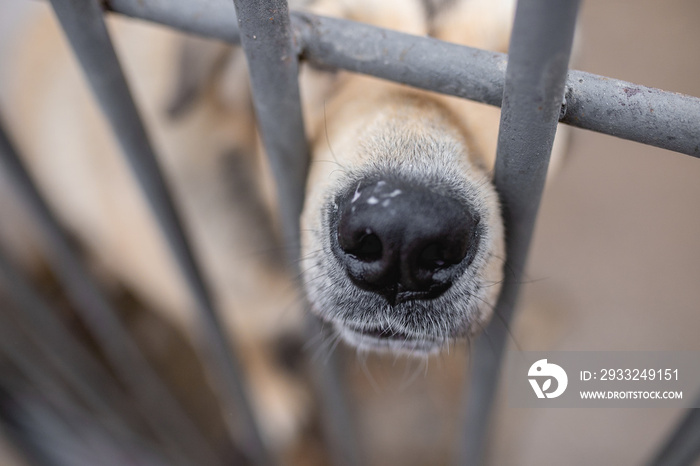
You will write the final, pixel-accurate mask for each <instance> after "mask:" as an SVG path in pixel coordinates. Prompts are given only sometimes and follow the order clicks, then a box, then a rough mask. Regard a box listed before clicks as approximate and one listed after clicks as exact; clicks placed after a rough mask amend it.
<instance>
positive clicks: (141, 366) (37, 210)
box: [0, 124, 219, 464]
mask: <svg viewBox="0 0 700 466" xmlns="http://www.w3.org/2000/svg"><path fill="white" fill-rule="evenodd" d="M0 163H1V164H2V165H3V167H4V168H5V170H6V171H7V173H8V178H9V179H10V180H11V181H12V182H13V184H14V186H15V188H16V189H17V191H18V192H19V195H20V196H21V198H22V200H23V201H24V202H25V203H26V206H27V208H28V210H29V212H30V213H31V214H32V216H33V217H34V219H35V220H36V222H37V224H38V226H39V231H40V232H41V234H42V236H43V239H44V240H45V242H46V248H45V250H44V251H43V252H44V254H45V255H46V257H47V259H48V260H49V263H50V265H51V267H52V268H53V270H54V272H55V273H56V275H57V276H58V278H59V280H60V281H61V283H62V284H63V286H64V288H65V289H66V291H67V293H68V295H69V296H70V298H71V299H72V300H73V302H74V304H75V306H76V310H77V311H78V312H79V313H80V315H81V317H82V318H83V319H84V321H85V323H86V324H87V326H88V328H89V329H90V331H91V332H92V333H93V334H94V335H95V337H96V341H97V343H98V344H100V345H101V349H102V350H103V351H104V354H105V357H106V358H107V359H108V361H109V362H110V364H111V365H112V367H113V368H114V370H115V371H116V373H117V374H118V376H119V377H120V379H121V380H123V382H124V383H125V385H126V386H127V387H128V389H129V392H130V393H132V395H134V397H135V398H136V400H137V401H138V403H139V407H140V409H142V410H143V412H144V413H146V415H145V418H146V420H147V421H148V422H149V423H150V426H151V428H152V429H153V430H154V432H156V434H159V435H160V438H161V440H162V441H163V442H164V443H166V444H170V445H171V446H172V447H173V448H175V449H176V450H183V453H182V456H183V457H184V458H187V457H188V455H189V454H190V453H191V454H193V455H195V456H197V457H199V458H205V459H207V461H212V464H219V462H218V459H217V458H216V456H215V454H214V453H213V452H212V451H211V449H210V447H209V445H208V444H207V442H206V441H205V440H204V438H203V437H202V436H201V434H200V433H199V431H198V430H197V428H196V427H195V426H194V425H193V424H192V423H191V420H190V419H189V418H188V417H187V415H186V414H185V413H184V411H183V410H182V408H181V407H180V405H179V404H178V403H177V401H176V400H175V399H174V398H173V396H172V395H171V394H170V392H169V391H168V390H167V389H166V387H165V386H164V385H163V383H162V381H161V380H160V379H159V378H158V376H157V375H156V373H155V372H154V371H153V369H152V368H151V366H150V365H149V364H148V362H147V361H146V359H145V358H144V356H143V354H142V353H141V351H140V350H139V348H138V346H137V345H136V343H135V342H134V340H133V339H132V337H131V335H130V334H129V332H128V331H127V330H126V328H125V327H124V325H123V324H122V322H121V321H120V320H119V318H118V313H117V312H116V310H115V309H114V308H113V307H112V306H111V305H110V303H109V301H108V300H107V299H106V297H105V296H104V295H103V294H102V292H101V291H100V290H99V287H98V286H97V285H96V284H95V282H94V280H93V279H92V278H91V276H90V274H89V273H88V272H87V271H86V269H85V267H84V266H83V265H82V264H81V263H80V261H79V260H78V258H77V254H76V253H75V252H74V251H73V249H72V246H71V243H70V241H69V240H68V236H67V234H66V233H65V231H64V230H63V229H62V228H61V226H60V225H59V223H58V221H57V220H56V218H55V217H54V216H53V214H52V212H51V211H50V209H49V207H48V205H47V204H46V202H45V201H44V200H43V198H42V197H41V195H40V193H39V191H38V190H37V188H36V186H35V185H34V183H33V181H32V180H31V178H30V177H29V174H28V173H27V170H26V169H25V167H24V165H23V164H22V162H21V161H20V158H19V157H18V155H17V152H16V151H15V148H14V146H13V145H12V143H11V142H10V140H9V138H8V136H7V134H6V133H5V130H4V128H3V126H2V124H0ZM174 439H178V441H177V442H174V441H173V440H174ZM188 452H189V453H188Z"/></svg>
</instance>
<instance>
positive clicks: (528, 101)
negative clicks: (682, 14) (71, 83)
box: [456, 0, 579, 465]
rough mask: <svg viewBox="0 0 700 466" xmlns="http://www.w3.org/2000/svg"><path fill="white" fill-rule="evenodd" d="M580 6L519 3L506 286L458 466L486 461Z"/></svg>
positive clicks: (507, 184) (507, 150)
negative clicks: (503, 364)
mask: <svg viewBox="0 0 700 466" xmlns="http://www.w3.org/2000/svg"><path fill="white" fill-rule="evenodd" d="M578 6H579V1H578V0H569V1H562V0H520V1H519V2H518V6H517V9H516V14H515V23H514V25H513V34H512V37H511V42H510V59H509V61H508V67H507V69H506V79H505V88H504V93H503V108H502V111H501V124H500V129H499V136H498V149H497V157H496V167H495V174H494V183H495V185H496V189H497V190H498V193H499V198H500V201H501V205H502V214H503V220H504V226H505V231H506V257H507V262H506V264H505V266H504V282H503V287H502V290H501V295H500V296H499V300H498V303H497V304H496V307H495V309H494V313H495V314H496V316H494V317H493V318H492V320H491V324H490V325H489V326H488V327H487V329H486V332H485V335H482V336H481V337H479V338H478V339H477V342H476V345H475V353H474V355H473V358H472V359H473V368H472V372H471V379H470V383H469V386H468V387H467V392H466V403H465V406H464V407H465V411H464V415H465V417H464V419H465V422H464V426H463V431H462V433H461V436H460V442H458V445H459V448H458V453H457V457H456V458H457V461H456V464H460V465H464V464H470V465H478V464H482V463H483V460H484V452H485V443H486V438H487V434H488V431H489V420H490V418H491V412H492V406H493V402H494V399H495V396H496V392H497V388H498V379H499V374H500V367H501V360H502V356H503V351H504V348H505V345H506V340H507V336H508V323H509V322H510V320H511V317H512V315H513V311H514V308H515V303H516V300H517V296H518V291H519V288H520V286H519V285H520V281H521V277H522V274H523V270H524V268H525V264H526V259H527V252H528V248H529V245H530V239H531V237H532V231H533V229H534V225H535V218H536V216H537V210H538V208H539V203H540V198H541V196H542V190H543V188H544V181H545V177H546V174H547V166H548V164H549V156H550V153H551V150H552V143H553V141H554V134H555V132H556V128H557V121H558V119H559V115H560V112H561V102H562V98H563V97H564V90H565V81H566V75H567V67H568V63H569V56H570V53H571V45H572V42H573V35H574V28H575V25H576V14H577V12H578Z"/></svg>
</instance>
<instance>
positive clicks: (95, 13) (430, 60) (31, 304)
mask: <svg viewBox="0 0 700 466" xmlns="http://www.w3.org/2000/svg"><path fill="white" fill-rule="evenodd" d="M233 3H234V4H235V5H234V4H231V2H229V1H225V0H200V1H198V2H191V1H188V0H170V1H168V2H160V1H156V0H106V1H103V2H97V1H95V0H51V4H52V6H53V8H54V11H55V13H56V15H57V17H58V19H59V21H60V23H61V25H62V27H63V30H64V32H65V34H66V35H67V37H68V39H69V41H70V44H71V46H72V47H73V50H74V52H75V54H76V55H77V57H78V59H79V61H80V64H81V65H82V68H83V71H84V73H85V75H86V77H87V79H88V81H89V83H90V85H91V87H92V90H93V91H94V94H95V97H96V98H97V100H98V101H99V103H100V106H101V108H102V111H103V112H104V113H105V115H106V116H107V118H108V120H109V122H110V123H111V126H112V130H113V132H114V133H115V135H116V136H117V139H118V141H119V143H120V145H121V148H122V150H123V153H124V155H125V156H126V158H127V160H128V162H129V164H130V166H131V168H132V171H133V173H134V175H135V177H136V178H137V179H138V181H139V183H140V186H141V188H142V190H143V192H144V195H145V196H146V197H147V199H148V201H149V202H150V206H151V208H152V212H153V215H154V216H155V217H156V218H157V220H158V222H159V225H160V228H161V229H162V231H163V233H164V235H165V237H166V238H167V242H168V244H169V246H170V249H171V252H172V254H173V256H174V257H175V258H176V260H177V263H178V265H179V267H180V269H181V271H182V273H183V275H184V276H185V277H186V278H187V283H188V285H189V291H190V292H191V294H192V295H193V296H194V298H195V302H196V303H197V307H198V310H199V311H200V312H199V314H200V316H201V323H202V329H203V332H204V334H205V335H206V338H205V339H206V341H207V342H208V343H209V344H208V345H205V346H203V356H204V359H205V360H206V361H207V363H208V367H209V370H210V371H213V372H214V373H216V374H217V377H216V379H217V380H218V381H219V382H220V386H219V387H218V395H219V397H220V401H221V403H222V405H223V406H224V411H225V412H226V413H231V412H233V411H235V412H236V413H237V415H236V416H232V415H229V416H228V418H227V419H226V421H227V425H228V428H229V433H230V436H231V438H232V439H233V440H234V442H235V444H236V445H237V446H239V447H240V449H241V450H242V451H243V452H244V454H245V455H246V456H247V458H248V459H249V460H250V461H252V462H253V463H255V464H272V463H273V459H272V457H271V455H270V453H269V452H268V451H266V449H265V446H264V444H263V442H262V440H261V436H260V433H259V431H258V427H257V426H256V424H255V421H254V419H253V416H252V411H251V408H250V405H249V403H248V400H247V399H246V396H245V393H244V391H243V388H242V386H243V384H242V377H243V375H242V373H241V370H240V368H239V363H238V358H237V356H236V355H235V354H234V353H233V352H232V351H231V345H230V344H229V342H228V337H227V335H226V334H225V333H224V331H223V330H222V326H221V324H220V321H219V317H218V315H217V312H216V309H215V306H214V304H213V302H212V299H211V297H210V293H209V291H208V289H207V284H206V283H205V281H204V280H203V278H202V274H201V272H200V269H199V267H198V265H197V261H196V260H195V257H194V254H193V252H192V250H191V247H190V244H189V241H188V239H187V237H186V235H185V233H184V230H183V227H182V224H181V221H180V217H179V215H178V213H177V211H176V209H175V206H174V204H173V202H172V200H171V196H170V194H169V189H168V186H167V183H166V180H164V178H163V175H162V172H161V170H160V168H159V166H158V163H157V161H156V156H155V154H154V151H153V149H152V146H151V144H150V142H149V138H148V135H147V134H146V131H145V129H144V126H143V124H142V122H141V119H140V117H139V112H138V110H137V106H136V104H135V103H134V100H133V98H132V96H131V93H130V91H129V88H128V85H127V82H126V79H125V77H124V75H123V72H122V70H121V67H120V65H119V62H118V60H117V56H116V54H115V52H114V49H113V46H112V43H111V40H110V37H109V34H108V32H107V29H106V27H105V24H104V20H103V14H104V12H105V11H110V12H115V13H119V14H123V15H127V16H132V17H136V18H141V19H144V20H148V21H153V22H156V23H161V24H164V25H167V26H170V27H173V28H175V29H179V30H182V31H186V32H189V33H194V34H198V35H201V36H204V37H209V38H216V39H220V40H223V41H226V42H229V43H233V44H239V43H240V44H241V45H242V46H243V48H244V50H245V52H246V55H247V58H248V63H249V68H250V75H251V82H252V88H253V97H254V104H255V110H256V114H257V118H258V125H259V130H260V133H261V135H262V138H263V142H264V145H265V148H266V152H267V154H268V156H269V158H270V162H271V166H272V167H273V172H274V175H275V178H276V182H277V184H278V192H279V197H280V205H281V206H282V209H281V212H282V217H283V218H282V223H283V226H284V229H285V231H286V232H287V234H288V235H289V236H291V237H293V238H294V243H295V244H296V245H297V246H298V231H299V214H300V212H301V208H302V203H303V195H304V194H303V193H304V182H305V177H306V171H307V165H308V159H309V147H308V144H307V141H306V139H305V135H304V134H305V133H304V122H303V120H302V114H301V105H300V97H299V88H298V82H297V74H298V69H299V60H300V59H302V57H303V59H304V60H308V61H309V62H311V63H314V64H317V65H322V66H323V67H325V68H329V69H344V70H349V71H352V72H357V73H364V74H369V75H373V76H377V77H380V78H384V79H388V80H392V81H396V82H400V83H404V84H408V85H411V86H415V87H419V88H422V89H427V90H431V91H436V92H440V93H444V94H449V95H453V96H458V97H462V98H466V99H471V100H475V101H478V102H482V103H486V104H490V105H495V106H501V107H502V113H501V115H502V116H501V127H500V134H499V140H498V156H497V162H496V168H495V184H496V187H497V190H498V192H499V195H500V200H501V203H502V206H503V210H504V221H505V225H506V231H507V257H508V262H507V265H506V269H507V270H508V273H507V274H506V278H505V283H504V286H503V289H502V293H501V296H500V299H499V301H498V305H497V308H498V309H497V311H496V312H498V313H499V314H500V315H502V316H503V320H498V319H494V320H493V322H492V323H491V324H490V327H489V329H488V332H489V335H490V342H488V343H485V342H484V339H483V338H481V339H479V340H477V342H476V345H475V356H474V358H475V359H474V361H473V366H474V367H473V375H472V379H471V380H472V383H471V386H469V387H467V388H466V389H465V403H464V407H463V410H464V413H463V417H464V423H463V430H462V433H461V439H462V441H461V442H459V445H458V448H456V449H455V456H454V464H480V463H482V462H483V456H484V444H485V440H486V437H487V433H488V420H489V417H490V414H491V411H492V405H493V401H494V395H495V392H496V386H497V384H498V378H499V368H500V365H501V359H502V357H503V351H504V348H505V344H506V335H507V329H506V325H507V322H508V320H509V319H510V318H511V317H512V314H513V310H514V308H515V304H516V301H517V297H518V288H519V283H520V281H521V276H522V273H523V269H524V265H525V262H526V258H527V251H528V246H529V243H530V239H531V236H532V231H533V226H534V222H535V217H536V213H537V210H538V206H539V201H540V197H541V194H542V189H543V186H544V180H545V175H546V172H547V166H548V159H549V154H550V151H551V148H552V143H553V139H554V134H555V131H556V127H557V123H564V124H568V125H571V126H575V127H579V128H585V129H589V130H593V131H597V132H600V133H605V134H610V135H614V136H618V137H620V138H624V139H629V140H633V141H638V142H641V143H644V144H649V145H653V146H657V147H662V148H665V149H669V150H672V151H676V152H681V153H684V154H688V155H691V156H694V157H698V156H700V148H699V144H700V99H698V98H695V97H690V96H686V95H681V94H676V93H671V92H666V91H662V90H658V89H653V88H647V87H644V86H639V85H636V84H632V83H628V82H623V81H619V80H615V79H611V78H606V77H601V76H597V75H593V74H590V73H585V72H582V71H575V70H569V69H568V61H569V55H570V51H571V46H572V41H573V35H574V27H575V23H576V15H577V11H578V6H579V1H578V0H568V1H562V0H520V1H519V2H518V6H517V12H516V17H515V23H514V28H513V34H512V39H511V47H510V53H509V55H508V56H505V55H503V54H499V53H494V52H487V51H483V50H476V49H470V48H468V47H463V46H458V45H454V44H449V43H445V42H441V41H439V40H435V39H432V38H426V37H416V36H411V35H407V34H402V33H398V32H392V31H387V30H382V29H379V28H376V27H372V26H368V25H364V24H359V23H354V22H351V21H344V20H338V19H331V18H325V17H320V16H315V15H312V14H307V13H300V12H291V13H290V12H289V11H288V7H287V2H286V1H285V0H260V1H246V0H234V2H233ZM650 109H653V110H652V111H650ZM0 159H1V160H2V163H3V167H4V169H5V170H6V171H7V172H8V173H9V174H10V175H11V178H12V179H13V180H14V182H15V184H16V186H17V189H18V191H19V192H20V193H21V195H22V196H23V197H24V199H25V200H26V201H27V202H28V205H29V206H30V208H31V211H32V213H33V214H34V216H35V218H36V219H37V220H38V221H39V224H40V226H41V231H42V233H43V235H44V237H45V238H46V240H47V242H48V244H49V245H50V250H51V254H50V257H49V259H50V262H51V265H52V267H54V269H55V271H56V274H57V275H58V276H59V277H60V280H61V281H62V282H63V284H64V286H65V288H66V289H67V290H68V292H69V294H70V296H71V298H72V299H73V300H74V302H75V306H76V308H77V309H78V310H79V311H80V312H81V313H82V317H83V318H84V319H85V321H86V323H87V325H88V327H89V328H90V330H91V331H92V332H94V334H95V336H96V339H97V340H98V341H99V343H100V345H102V350H103V351H104V354H106V355H107V358H108V359H109V362H110V363H111V366H112V367H113V369H114V371H115V373H116V374H117V375H118V376H119V377H120V378H121V379H122V380H123V381H124V383H125V385H126V386H127V388H128V390H129V391H130V392H132V393H133V394H134V396H136V398H137V400H138V403H139V406H140V407H141V408H142V409H143V410H144V411H145V412H146V413H147V414H148V415H147V417H148V418H149V419H151V422H152V424H153V426H155V430H156V431H157V432H160V433H161V435H162V440H163V442H164V444H165V445H167V446H168V448H169V452H170V454H171V455H172V456H171V460H172V461H173V463H172V464H212V465H214V464H231V463H230V461H231V459H230V458H228V459H227V458H219V457H217V456H216V454H214V453H213V452H212V451H211V450H209V449H208V447H207V446H206V442H204V441H203V440H202V438H201V435H200V434H199V433H198V432H197V431H196V428H194V426H193V425H192V424H191V423H190V421H189V420H188V419H187V416H185V414H184V413H183V411H182V410H181V408H180V407H179V406H178V405H177V402H176V401H175V400H174V399H173V397H172V395H170V394H169V392H168V389H167V388H166V387H165V386H164V385H163V384H162V382H160V381H159V380H158V377H157V376H155V374H154V372H153V370H152V369H151V368H150V367H149V365H148V363H147V362H146V361H145V359H144V357H143V356H142V355H141V354H140V352H139V350H138V348H137V347H136V345H135V344H134V342H133V341H132V339H131V338H130V337H129V335H128V334H127V332H126V330H125V329H124V326H123V324H121V323H120V321H119V319H118V318H117V317H116V313H115V311H114V309H112V305H111V304H110V303H109V302H108V301H107V299H106V298H105V297H104V296H103V295H102V294H101V292H100V291H99V290H98V288H97V286H96V285H95V284H94V282H93V280H92V279H91V278H90V276H89V274H88V273H87V271H86V269H85V267H84V266H83V265H82V264H81V263H80V261H79V259H78V258H77V256H76V254H75V253H74V252H73V249H72V246H71V244H70V242H69V240H68V239H67V236H66V233H65V232H64V231H63V230H62V229H61V228H60V226H59V224H58V222H57V221H56V219H55V217H54V215H53V214H52V212H51V211H50V210H49V209H48V207H47V204H46V202H45V201H44V200H43V199H42V198H41V196H40V195H39V192H38V190H37V189H36V187H35V186H34V184H33V182H32V180H31V179H30V178H29V176H28V174H27V171H26V169H25V168H24V167H23V165H22V163H21V161H20V158H19V157H18V155H17V153H16V150H15V149H14V147H13V146H12V144H11V142H10V140H9V138H8V136H7V135H6V133H5V131H4V130H1V131H0ZM516 174H517V176H515V175H516ZM297 257H298V247H297V248H295V249H294V250H292V252H291V253H290V255H289V257H288V259H289V263H290V264H296V263H297V261H296V259H297ZM0 278H2V283H3V284H4V285H6V286H5V288H6V291H7V292H8V294H9V295H10V296H11V297H12V298H13V300H14V301H15V302H16V303H17V304H18V306H19V307H21V308H22V309H23V311H24V314H25V318H26V319H27V321H28V322H31V323H32V325H35V326H36V328H37V332H39V333H40V335H41V339H42V340H43V341H44V342H45V344H46V347H47V348H48V351H49V352H53V353H55V355H56V357H65V358H67V360H70V361H72V363H71V364H70V365H63V366H61V367H62V368H63V370H64V374H63V375H64V376H65V377H66V378H67V380H69V381H71V382H72V383H73V384H74V386H75V390H76V391H77V393H80V394H81V395H82V396H84V397H85V399H87V400H88V401H89V402H90V403H91V404H92V405H94V407H95V409H96V410H97V411H98V412H101V413H105V414H106V415H109V414H110V413H112V408H111V407H110V406H107V405H106V404H105V403H104V401H103V397H104V396H111V395H109V393H110V390H109V384H108V383H104V382H102V381H103V380H107V379H108V378H109V377H110V376H109V375H108V374H102V372H103V370H102V369H100V368H99V366H98V365H97V364H96V363H95V361H94V358H93V357H92V356H91V355H90V354H86V353H85V351H84V349H83V348H81V347H80V346H79V345H77V344H76V342H75V341H74V340H73V339H72V337H71V336H70V335H69V333H68V332H66V331H65V329H63V328H62V327H61V325H60V323H58V322H57V321H56V318H55V315H54V310H53V309H51V306H50V305H48V304H47V303H45V302H42V300H41V298H40V297H38V295H37V294H36V293H35V292H34V291H33V290H32V289H31V286H30V285H29V284H28V283H26V282H25V281H24V280H23V279H22V278H21V275H20V274H18V273H17V271H16V270H14V269H13V268H12V267H11V266H10V264H8V263H7V261H6V260H5V259H3V258H2V257H0ZM308 324H309V328H310V329H311V330H310V331H312V332H316V331H318V326H317V323H316V322H315V321H314V320H313V318H310V320H309V323H308ZM2 330H3V326H2V324H1V323H0V345H6V348H10V350H9V352H10V353H11V354H12V355H14V356H16V358H17V361H16V362H17V364H18V366H19V367H22V368H25V369H27V370H29V369H28V368H31V363H30V362H27V361H25V360H24V359H23V358H24V357H28V356H26V355H25V354H24V353H23V351H22V349H21V344H20V343H19V342H13V339H12V335H11V334H9V333H8V332H4V331H2ZM6 334H7V335H6ZM315 370H316V374H315V379H316V381H317V382H318V384H319V387H320V393H322V397H321V398H322V399H321V403H322V405H323V407H324V409H323V410H322V412H324V413H326V415H325V417H324V418H323V419H324V429H325V433H326V437H327V442H328V444H329V445H330V448H329V449H330V451H331V453H332V457H333V461H334V463H336V464H339V465H359V464H363V460H362V453H361V452H362V448H361V446H360V445H359V443H358V441H357V438H356V436H355V433H354V430H353V426H352V422H351V418H350V415H349V411H348V406H347V403H348V399H347V397H346V396H345V395H344V393H343V392H344V390H343V387H342V385H341V384H340V383H339V373H338V371H339V368H338V367H337V365H336V364H334V363H333V362H332V361H331V363H329V364H318V365H316V368H315ZM32 377H36V379H35V380H36V382H37V383H45V384H50V382H47V381H46V380H43V379H42V376H41V374H34V375H32ZM49 386H50V385H49ZM115 396H116V395H115ZM59 398H60V397H59ZM59 401H60V400H59ZM233 407H235V410H234V409H233ZM115 429H116V432H119V433H120V435H123V436H124V438H125V439H127V440H128V437H129V435H128V433H127V432H125V430H124V429H123V428H122V427H121V426H119V425H117V426H115ZM698 445H700V415H699V414H698V413H697V411H695V410H690V411H689V412H688V414H687V415H686V417H685V419H684V420H683V421H682V422H681V423H680V424H679V426H678V428H677V430H676V431H675V433H673V435H671V436H670V437H669V439H668V441H667V443H666V445H665V446H664V447H663V448H662V449H661V450H659V453H658V456H657V457H656V458H655V459H654V460H653V461H652V463H651V464H658V465H662V464H663V465H669V464H689V463H690V462H691V461H692V460H693V459H694V458H696V457H697V455H698V454H700V449H699V448H698ZM173 458H176V459H173ZM153 464H159V463H157V462H154V463H153Z"/></svg>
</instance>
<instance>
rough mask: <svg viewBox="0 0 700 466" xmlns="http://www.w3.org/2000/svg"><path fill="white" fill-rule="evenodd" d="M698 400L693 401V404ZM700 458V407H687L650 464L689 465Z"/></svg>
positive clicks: (655, 465) (662, 465)
mask: <svg viewBox="0 0 700 466" xmlns="http://www.w3.org/2000/svg"><path fill="white" fill-rule="evenodd" d="M697 405H698V402H697V401H696V402H695V406H697ZM698 458H700V409H697V408H695V409H692V408H691V409H688V410H687V411H686V412H685V415H684V416H683V419H682V420H681V421H680V422H679V423H678V425H677V426H676V428H675V429H674V430H673V432H672V433H671V434H670V435H669V436H668V438H667V439H666V440H665V442H664V444H663V446H662V447H661V448H660V449H659V451H658V452H657V454H656V455H655V456H654V459H653V460H652V461H651V462H649V465H650V466H691V465H693V464H697V463H696V462H697V460H698Z"/></svg>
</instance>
